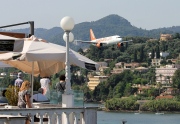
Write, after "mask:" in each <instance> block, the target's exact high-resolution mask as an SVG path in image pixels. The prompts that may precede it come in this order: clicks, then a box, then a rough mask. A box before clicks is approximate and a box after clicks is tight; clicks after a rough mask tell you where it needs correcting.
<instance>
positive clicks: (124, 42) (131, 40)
mask: <svg viewBox="0 0 180 124" xmlns="http://www.w3.org/2000/svg"><path fill="white" fill-rule="evenodd" d="M131 41H133V40H127V41H121V42H122V43H126V42H131Z"/></svg>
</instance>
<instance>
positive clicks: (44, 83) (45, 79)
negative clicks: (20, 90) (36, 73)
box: [40, 77, 51, 99]
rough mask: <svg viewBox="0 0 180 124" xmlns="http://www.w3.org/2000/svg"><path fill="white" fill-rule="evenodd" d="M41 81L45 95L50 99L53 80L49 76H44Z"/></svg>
mask: <svg viewBox="0 0 180 124" xmlns="http://www.w3.org/2000/svg"><path fill="white" fill-rule="evenodd" d="M40 83H41V88H42V89H43V95H45V96H46V97H47V98H48V99H50V89H49V87H50V85H51V80H50V79H49V77H43V78H41V79H40Z"/></svg>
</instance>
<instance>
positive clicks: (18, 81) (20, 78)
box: [14, 72, 23, 88]
mask: <svg viewBox="0 0 180 124" xmlns="http://www.w3.org/2000/svg"><path fill="white" fill-rule="evenodd" d="M17 77H18V78H17V79H16V80H15V82H14V86H16V87H19V88H20V87H21V85H22V83H23V79H22V72H18V75H17Z"/></svg>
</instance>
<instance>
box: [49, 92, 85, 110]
mask: <svg viewBox="0 0 180 124" xmlns="http://www.w3.org/2000/svg"><path fill="white" fill-rule="evenodd" d="M73 94H74V107H83V106H84V93H83V91H80V90H74V91H73ZM50 104H62V93H61V92H57V91H56V90H51V91H50Z"/></svg>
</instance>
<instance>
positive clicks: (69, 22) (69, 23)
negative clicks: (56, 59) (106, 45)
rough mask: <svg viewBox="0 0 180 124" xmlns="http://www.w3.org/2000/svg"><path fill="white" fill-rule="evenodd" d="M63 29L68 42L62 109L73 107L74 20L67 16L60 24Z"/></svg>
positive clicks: (64, 37) (65, 39)
mask: <svg viewBox="0 0 180 124" xmlns="http://www.w3.org/2000/svg"><path fill="white" fill-rule="evenodd" d="M60 26H61V28H62V29H63V30H64V32H65V33H64V35H63V39H64V41H65V42H66V62H65V65H66V67H65V71H66V74H65V76H66V90H65V93H64V94H62V107H73V105H74V101H73V98H74V96H73V94H72V91H71V82H70V81H71V74H70V63H69V42H71V41H73V39H74V36H73V34H72V33H71V30H72V29H73V28H74V20H73V19H72V18H71V17H69V16H66V17H64V18H63V19H62V20H61V22H60Z"/></svg>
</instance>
